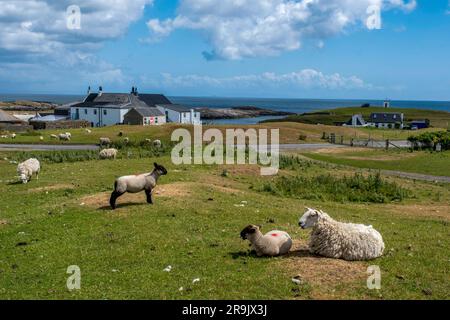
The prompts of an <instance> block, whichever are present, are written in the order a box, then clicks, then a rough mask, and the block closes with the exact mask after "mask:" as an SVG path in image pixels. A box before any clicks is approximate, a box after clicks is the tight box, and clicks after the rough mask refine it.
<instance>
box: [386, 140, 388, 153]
mask: <svg viewBox="0 0 450 320" xmlns="http://www.w3.org/2000/svg"><path fill="white" fill-rule="evenodd" d="M386 150H389V139H386Z"/></svg>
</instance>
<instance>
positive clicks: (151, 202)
mask: <svg viewBox="0 0 450 320" xmlns="http://www.w3.org/2000/svg"><path fill="white" fill-rule="evenodd" d="M145 194H146V195H147V203H149V204H153V199H152V190H145Z"/></svg>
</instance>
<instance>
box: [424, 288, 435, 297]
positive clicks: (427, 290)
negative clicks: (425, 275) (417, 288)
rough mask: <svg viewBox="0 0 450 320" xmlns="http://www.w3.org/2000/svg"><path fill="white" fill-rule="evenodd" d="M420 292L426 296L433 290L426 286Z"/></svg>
mask: <svg viewBox="0 0 450 320" xmlns="http://www.w3.org/2000/svg"><path fill="white" fill-rule="evenodd" d="M422 293H423V294H424V295H426V296H431V295H432V294H433V290H431V289H430V288H426V289H423V290H422Z"/></svg>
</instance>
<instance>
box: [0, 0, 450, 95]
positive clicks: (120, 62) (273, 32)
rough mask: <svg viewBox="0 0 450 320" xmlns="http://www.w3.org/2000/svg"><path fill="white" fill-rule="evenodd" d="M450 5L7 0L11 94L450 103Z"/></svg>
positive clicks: (347, 0) (4, 43) (367, 0)
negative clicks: (91, 93) (88, 93)
mask: <svg viewBox="0 0 450 320" xmlns="http://www.w3.org/2000/svg"><path fill="white" fill-rule="evenodd" d="M449 36H450V2H449V1H448V0H247V1H246V0H0V93H18V94H21V93H22V94H25V93H27V94H28V93H44V94H84V93H85V92H86V90H87V88H88V86H91V87H92V88H93V90H97V88H98V87H99V86H103V88H104V91H107V92H128V91H130V90H131V87H132V86H137V87H138V89H139V91H140V92H146V93H150V92H152V93H164V94H166V95H169V96H205V97H253V98H264V97H267V98H317V99H321V98H322V99H334V98H342V99H384V98H390V99H396V100H446V101H448V100H450V41H449V40H450V37H449Z"/></svg>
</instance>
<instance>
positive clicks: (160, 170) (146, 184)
mask: <svg viewBox="0 0 450 320" xmlns="http://www.w3.org/2000/svg"><path fill="white" fill-rule="evenodd" d="M153 165H154V169H153V171H152V172H151V173H144V174H140V175H134V176H123V177H120V178H118V179H116V181H115V183H114V191H113V192H112V194H111V198H110V200H109V204H110V205H111V208H112V209H113V210H115V209H116V200H117V198H119V197H120V196H122V195H123V194H125V193H127V192H128V193H139V192H141V191H145V194H146V195H147V203H149V204H153V200H152V191H153V189H154V188H155V187H156V183H157V182H158V179H159V177H161V176H164V175H166V174H167V170H166V168H164V167H163V166H161V165H159V164H157V163H156V162H155V163H154V164H153Z"/></svg>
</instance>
